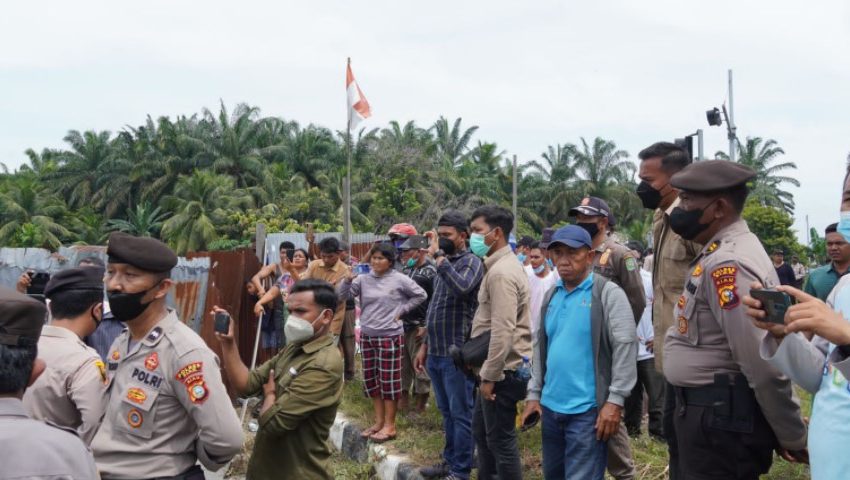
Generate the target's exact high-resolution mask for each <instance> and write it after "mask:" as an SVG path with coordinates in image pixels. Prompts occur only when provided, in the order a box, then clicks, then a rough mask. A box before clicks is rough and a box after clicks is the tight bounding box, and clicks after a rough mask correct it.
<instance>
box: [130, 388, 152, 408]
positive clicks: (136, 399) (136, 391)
mask: <svg viewBox="0 0 850 480" xmlns="http://www.w3.org/2000/svg"><path fill="white" fill-rule="evenodd" d="M147 399H148V396H147V394H146V393H145V391H144V390H142V389H141V388H136V387H131V388H130V389H129V390H127V400H130V401H131V402H133V403H137V404H139V405H141V404H143V403H145V400H147Z"/></svg>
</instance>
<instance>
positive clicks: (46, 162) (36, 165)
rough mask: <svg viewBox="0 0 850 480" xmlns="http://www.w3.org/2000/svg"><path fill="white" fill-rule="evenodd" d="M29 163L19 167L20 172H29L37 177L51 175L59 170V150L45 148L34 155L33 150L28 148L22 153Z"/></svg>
mask: <svg viewBox="0 0 850 480" xmlns="http://www.w3.org/2000/svg"><path fill="white" fill-rule="evenodd" d="M24 153H25V154H26V156H27V158H28V159H29V161H30V164H29V165H26V164H24V165H21V171H30V172H33V173H35V174H36V175H38V176H42V175H46V174H49V173H53V172H55V171H56V169H57V168H59V157H60V155H61V154H62V152H61V151H59V150H52V149H49V148H45V149H43V150H42V151H41V153H36V151H35V150H33V149H31V148H28V149H26V151H25V152H24Z"/></svg>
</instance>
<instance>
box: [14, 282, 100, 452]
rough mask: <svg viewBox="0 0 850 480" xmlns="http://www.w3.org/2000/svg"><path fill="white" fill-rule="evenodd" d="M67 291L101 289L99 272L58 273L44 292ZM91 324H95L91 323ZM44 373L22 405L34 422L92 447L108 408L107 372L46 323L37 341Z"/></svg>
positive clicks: (89, 352)
mask: <svg viewBox="0 0 850 480" xmlns="http://www.w3.org/2000/svg"><path fill="white" fill-rule="evenodd" d="M66 291H95V292H102V291H103V268H99V267H81V268H71V269H68V270H62V271H61V272H59V273H57V274H56V275H54V276H53V277H52V278H51V279H50V281H49V282H47V286H46V287H45V289H44V295H45V296H46V297H47V298H49V299H50V298H52V297H53V296H54V295H55V294H57V293H59V292H66ZM91 321H94V320H91ZM38 356H39V358H41V359H42V360H44V362H45V363H46V364H47V368H46V369H45V371H44V373H43V374H41V376H40V377H38V379H37V380H36V381H35V383H34V384H33V385H32V386H31V387H30V388H28V389H27V391H26V393H25V394H24V399H23V402H24V407H26V409H27V412H29V414H30V415H32V417H33V418H35V419H38V420H50V421H51V422H54V423H56V424H57V425H61V426H63V427H69V428H72V429H77V431H78V432H79V434H80V437H82V439H83V441H85V442H86V444H89V443H91V439H92V438H93V437H94V433H95V431H97V426H98V425H99V424H100V418H101V417H102V416H103V411H104V409H105V408H106V399H105V397H104V392H105V386H104V384H105V383H106V369H105V367H104V363H103V361H102V360H101V359H100V356H99V355H98V354H97V351H95V349H93V348H91V347H89V346H87V345H86V344H85V342H83V341H82V340H81V339H80V337H78V336H77V335H76V334H75V333H74V332H72V331H70V330H68V329H67V328H63V327H59V326H53V325H45V326H44V327H43V328H42V330H41V338H40V339H39V340H38Z"/></svg>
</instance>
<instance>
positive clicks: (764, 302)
mask: <svg viewBox="0 0 850 480" xmlns="http://www.w3.org/2000/svg"><path fill="white" fill-rule="evenodd" d="M750 296H751V297H753V298H755V299H756V300H758V301H760V302H761V306H762V310H764V311H765V312H767V317H766V318H765V319H764V321H766V322H771V323H777V324H779V325H784V324H785V312H786V311H787V310H788V307H790V306H791V305H792V302H791V296H789V295H788V294H787V293H783V292H777V291H776V290H774V289H772V288H754V289H752V290H750Z"/></svg>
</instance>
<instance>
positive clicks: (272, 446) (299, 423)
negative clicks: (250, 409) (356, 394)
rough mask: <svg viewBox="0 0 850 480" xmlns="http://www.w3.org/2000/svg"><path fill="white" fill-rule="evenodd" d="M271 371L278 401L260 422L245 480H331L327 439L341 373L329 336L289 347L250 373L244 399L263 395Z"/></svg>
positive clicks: (336, 351) (340, 381)
mask: <svg viewBox="0 0 850 480" xmlns="http://www.w3.org/2000/svg"><path fill="white" fill-rule="evenodd" d="M272 369H274V375H275V382H276V387H275V395H276V401H275V404H274V406H272V407H271V408H270V409H269V410H268V411H267V412H265V413H264V414H263V415H261V416H260V418H259V423H260V429H259V431H258V432H257V437H256V440H255V441H254V451H253V453H252V454H251V460H250V461H249V463H248V472H247V476H248V478H250V479H252V480H264V479H278V478H293V479H295V478H297V479H304V480H313V479H323V480H324V479H328V480H329V479H331V478H333V477H332V476H331V474H330V473H329V472H330V465H329V459H330V456H331V451H330V448H329V446H328V435H329V434H330V429H331V426H332V425H333V423H334V419H335V418H336V411H337V407H339V404H340V402H341V401H342V370H343V362H342V357H341V356H340V353H339V349H337V348H336V347H334V346H333V337H331V336H330V335H327V336H324V337H321V338H318V339H316V340H313V341H312V342H310V343H307V344H298V345H292V344H290V345H287V346H286V348H284V349H283V350H282V351H281V352H280V353H278V354H277V355H275V357H274V358H272V359H271V360H269V361H267V362H266V363H264V364H263V365H261V366H260V367H258V368H257V369H255V370H253V371H252V372H251V375H250V377H249V379H248V389H247V392H248V395H257V394H260V393H262V391H263V384H265V383H266V381H267V380H268V378H269V371H270V370H272Z"/></svg>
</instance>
